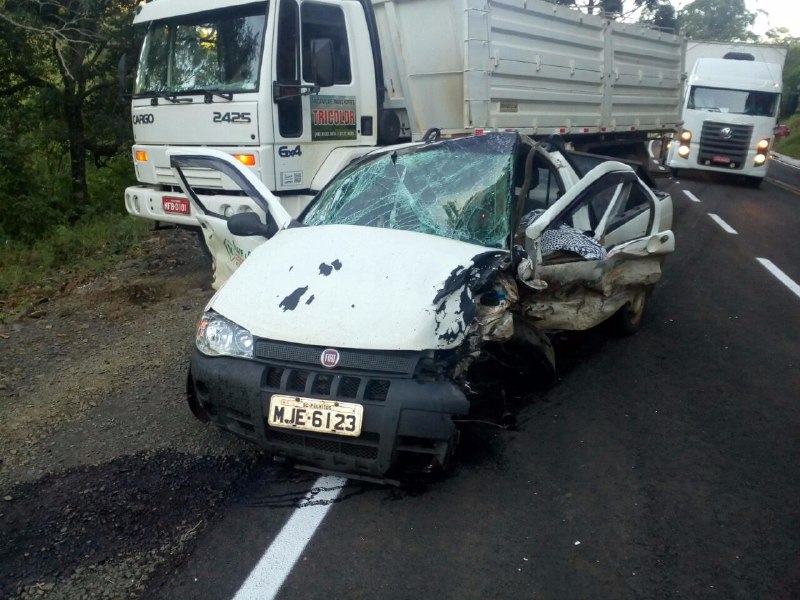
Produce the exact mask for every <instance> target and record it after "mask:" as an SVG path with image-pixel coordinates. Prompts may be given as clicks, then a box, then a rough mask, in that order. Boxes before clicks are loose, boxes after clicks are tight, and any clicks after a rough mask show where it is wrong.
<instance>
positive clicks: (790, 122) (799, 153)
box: [774, 113, 800, 159]
mask: <svg viewBox="0 0 800 600" xmlns="http://www.w3.org/2000/svg"><path fill="white" fill-rule="evenodd" d="M781 123H782V124H783V125H786V126H788V127H789V131H790V133H789V135H788V136H787V137H784V138H780V139H778V140H776V141H775V148H774V149H775V152H778V153H780V154H785V155H786V156H791V157H792V158H797V159H800V113H795V114H794V115H792V116H791V117H789V118H788V119H782V120H781Z"/></svg>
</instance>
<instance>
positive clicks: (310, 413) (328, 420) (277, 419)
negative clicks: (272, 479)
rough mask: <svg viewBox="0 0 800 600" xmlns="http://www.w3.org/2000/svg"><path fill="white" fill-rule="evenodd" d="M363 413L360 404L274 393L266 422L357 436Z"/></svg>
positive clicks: (286, 426) (274, 424)
mask: <svg viewBox="0 0 800 600" xmlns="http://www.w3.org/2000/svg"><path fill="white" fill-rule="evenodd" d="M363 416H364V407H363V406H361V405H360V404H351V403H350V402H335V401H333V400H314V399H313V398H298V397H297V396H284V395H282V394H273V396H272V398H271V399H270V403H269V415H268V417H267V422H268V423H269V424H270V425H271V426H273V427H284V428H286V429H301V430H303V431H316V432H319V433H335V434H336V435H349V436H352V437H357V436H359V435H361V421H362V419H363Z"/></svg>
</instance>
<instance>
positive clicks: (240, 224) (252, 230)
mask: <svg viewBox="0 0 800 600" xmlns="http://www.w3.org/2000/svg"><path fill="white" fill-rule="evenodd" d="M228 231H230V232H231V233H232V234H233V235H238V236H242V237H252V236H254V235H260V236H261V237H264V238H269V237H270V230H269V227H267V226H266V225H265V224H264V223H262V222H261V219H260V218H259V216H258V215H257V214H256V213H254V212H243V213H237V214H235V215H232V216H230V217H228Z"/></svg>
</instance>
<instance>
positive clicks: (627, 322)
mask: <svg viewBox="0 0 800 600" xmlns="http://www.w3.org/2000/svg"><path fill="white" fill-rule="evenodd" d="M649 299H650V289H648V288H640V289H638V290H636V292H635V293H634V295H633V298H632V299H631V301H630V302H628V303H626V304H625V305H624V306H623V307H622V308H620V309H619V310H618V311H617V313H616V314H615V315H614V317H613V319H614V331H615V333H616V334H617V335H621V336H626V335H633V334H634V333H636V332H637V331H639V329H641V327H642V319H643V318H644V312H645V310H646V309H647V303H648V301H649Z"/></svg>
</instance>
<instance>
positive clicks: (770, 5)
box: [745, 0, 800, 37]
mask: <svg viewBox="0 0 800 600" xmlns="http://www.w3.org/2000/svg"><path fill="white" fill-rule="evenodd" d="M745 3H746V4H747V9H748V10H752V11H755V10H756V9H762V10H765V11H766V12H767V14H766V15H761V14H759V15H758V17H756V22H755V24H754V25H753V31H754V32H755V33H757V34H758V35H764V33H765V32H766V31H767V30H768V29H772V28H773V27H787V28H788V29H789V31H790V32H791V34H792V35H793V36H795V37H800V3H798V1H797V0H745Z"/></svg>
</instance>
